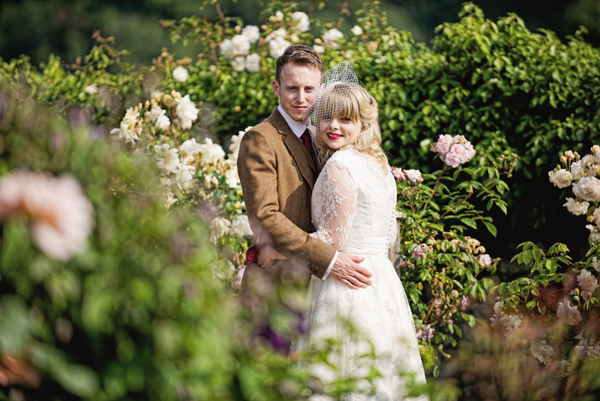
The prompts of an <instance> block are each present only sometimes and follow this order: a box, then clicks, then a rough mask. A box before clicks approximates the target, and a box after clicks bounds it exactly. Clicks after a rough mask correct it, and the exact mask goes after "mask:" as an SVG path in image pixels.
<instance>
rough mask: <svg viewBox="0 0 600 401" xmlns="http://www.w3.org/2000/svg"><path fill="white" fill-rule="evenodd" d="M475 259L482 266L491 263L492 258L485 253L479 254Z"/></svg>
mask: <svg viewBox="0 0 600 401" xmlns="http://www.w3.org/2000/svg"><path fill="white" fill-rule="evenodd" d="M477 261H478V262H479V265H480V266H481V267H484V268H485V267H488V266H489V265H491V264H492V258H491V257H490V255H488V254H487V253H484V254H483V255H479V256H478V257H477Z"/></svg>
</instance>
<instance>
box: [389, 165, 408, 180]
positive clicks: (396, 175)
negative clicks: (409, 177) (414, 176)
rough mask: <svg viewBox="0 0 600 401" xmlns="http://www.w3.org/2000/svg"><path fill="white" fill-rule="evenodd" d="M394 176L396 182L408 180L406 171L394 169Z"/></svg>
mask: <svg viewBox="0 0 600 401" xmlns="http://www.w3.org/2000/svg"><path fill="white" fill-rule="evenodd" d="M392 175H393V176H394V178H395V179H396V181H404V179H405V178H406V173H405V171H404V170H402V169H401V168H398V167H392Z"/></svg>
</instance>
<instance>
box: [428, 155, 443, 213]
mask: <svg viewBox="0 0 600 401" xmlns="http://www.w3.org/2000/svg"><path fill="white" fill-rule="evenodd" d="M446 168H448V165H447V164H444V167H443V168H442V172H441V173H440V175H438V178H437V180H435V185H434V186H433V190H432V191H431V195H429V199H427V202H425V206H423V210H427V206H428V205H429V201H430V200H431V198H433V195H435V190H436V189H437V186H438V184H439V183H440V180H441V179H442V176H443V175H444V171H446Z"/></svg>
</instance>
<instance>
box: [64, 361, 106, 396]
mask: <svg viewBox="0 0 600 401" xmlns="http://www.w3.org/2000/svg"><path fill="white" fill-rule="evenodd" d="M54 377H55V378H56V381H57V382H58V383H59V384H60V385H61V386H62V387H63V388H64V389H65V390H67V391H68V392H70V393H71V394H74V395H76V396H78V397H86V398H88V397H92V396H93V395H94V394H96V393H97V392H98V389H99V387H100V381H99V379H98V375H96V372H94V371H93V370H92V369H91V368H89V367H87V366H83V365H69V364H64V365H62V366H58V367H57V369H56V370H55V371H54Z"/></svg>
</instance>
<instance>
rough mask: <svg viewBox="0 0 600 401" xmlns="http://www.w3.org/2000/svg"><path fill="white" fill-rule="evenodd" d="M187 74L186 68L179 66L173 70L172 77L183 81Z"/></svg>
mask: <svg viewBox="0 0 600 401" xmlns="http://www.w3.org/2000/svg"><path fill="white" fill-rule="evenodd" d="M189 76H190V74H189V73H188V70H186V69H185V68H184V67H181V66H179V67H177V68H175V69H174V70H173V78H175V80H176V81H179V82H185V81H187V79H188V77H189Z"/></svg>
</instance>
